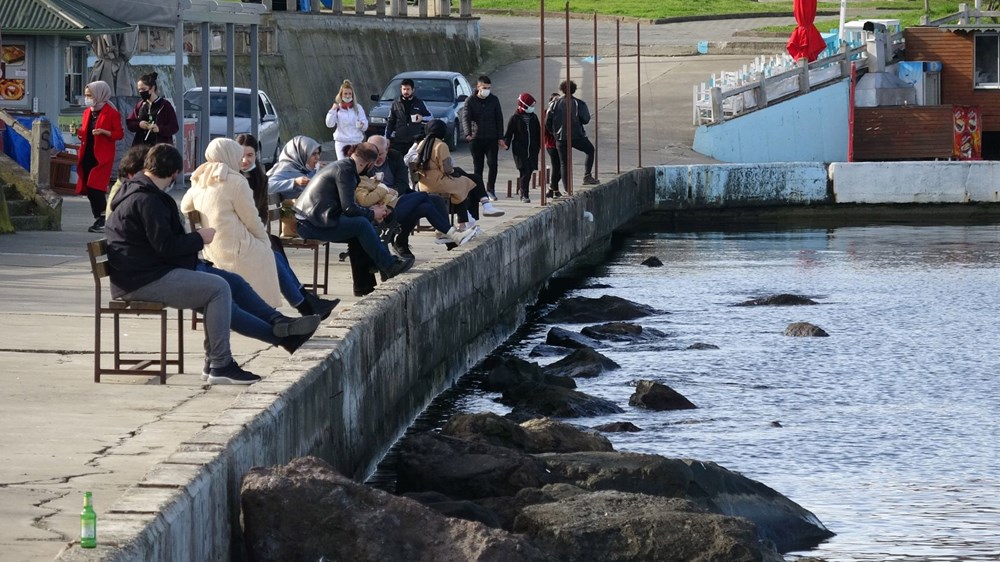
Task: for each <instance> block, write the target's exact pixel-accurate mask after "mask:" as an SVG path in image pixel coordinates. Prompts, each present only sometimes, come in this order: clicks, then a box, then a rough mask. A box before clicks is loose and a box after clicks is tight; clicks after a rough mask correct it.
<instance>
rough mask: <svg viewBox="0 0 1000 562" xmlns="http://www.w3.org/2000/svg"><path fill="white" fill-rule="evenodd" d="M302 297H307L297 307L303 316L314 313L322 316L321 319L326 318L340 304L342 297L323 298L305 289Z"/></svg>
mask: <svg viewBox="0 0 1000 562" xmlns="http://www.w3.org/2000/svg"><path fill="white" fill-rule="evenodd" d="M302 297H303V298H304V299H305V300H303V301H302V304H300V305H298V306H297V307H295V309H296V310H298V311H299V314H301V315H302V316H311V315H313V314H315V315H317V316H319V317H320V319H321V320H326V319H327V318H328V317H329V316H330V313H331V312H333V309H334V308H337V305H338V304H340V299H333V300H329V301H328V300H323V299H321V298H319V297H317V296H316V295H314V294H312V293H311V292H309V291H303V293H302Z"/></svg>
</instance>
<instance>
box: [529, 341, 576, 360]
mask: <svg viewBox="0 0 1000 562" xmlns="http://www.w3.org/2000/svg"><path fill="white" fill-rule="evenodd" d="M570 351H572V350H571V349H570V348H568V347H563V346H561V345H549V344H547V343H540V344H538V345H536V346H535V347H533V348H531V353H528V357H559V356H560V355H566V354H567V353H569V352H570Z"/></svg>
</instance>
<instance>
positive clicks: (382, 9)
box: [289, 0, 472, 18]
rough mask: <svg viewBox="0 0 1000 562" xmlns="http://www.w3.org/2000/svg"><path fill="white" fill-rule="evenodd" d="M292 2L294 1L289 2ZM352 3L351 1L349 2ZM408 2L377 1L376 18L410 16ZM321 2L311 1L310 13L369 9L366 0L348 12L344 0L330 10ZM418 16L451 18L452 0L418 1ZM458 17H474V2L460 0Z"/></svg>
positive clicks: (358, 1) (334, 0) (356, 2)
mask: <svg viewBox="0 0 1000 562" xmlns="http://www.w3.org/2000/svg"><path fill="white" fill-rule="evenodd" d="M289 1H290V2H291V1H292V0H289ZM348 3H350V0H348ZM387 4H388V13H387V12H386V5H387ZM407 4H408V2H407V0H392V1H391V2H389V1H388V0H375V15H376V16H386V15H389V16H393V17H406V16H408V15H409V13H408V12H409V8H408V6H407ZM320 7H321V3H320V0H311V2H310V8H311V9H310V10H309V13H313V14H319V13H329V14H333V15H335V16H339V15H343V14H345V13H352V12H353V13H354V14H355V15H359V16H361V15H365V13H366V12H367V8H366V6H365V0H354V9H353V10H350V9H349V10H346V11H345V9H344V0H332V2H331V7H330V8H329V9H323V10H321V9H320ZM416 7H417V16H419V17H422V18H426V17H450V16H451V0H417V6H416ZM458 16H459V17H462V18H469V17H472V0H460V2H459V5H458Z"/></svg>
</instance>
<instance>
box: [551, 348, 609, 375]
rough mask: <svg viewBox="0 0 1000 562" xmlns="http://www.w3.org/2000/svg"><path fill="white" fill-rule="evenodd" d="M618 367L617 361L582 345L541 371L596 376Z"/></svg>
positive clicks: (552, 373) (554, 373)
mask: <svg viewBox="0 0 1000 562" xmlns="http://www.w3.org/2000/svg"><path fill="white" fill-rule="evenodd" d="M619 368H620V366H619V365H618V363H615V362H614V361H612V360H611V359H609V358H607V357H605V356H604V355H601V354H600V353H598V352H596V351H594V350H593V349H590V348H589V347H583V348H580V349H578V350H576V351H574V352H573V353H570V354H569V355H567V356H566V357H564V358H562V359H560V360H559V361H556V362H555V363H550V364H548V365H546V366H545V367H543V368H542V372H544V373H545V374H547V375H553V376H560V377H596V376H598V375H600V374H602V373H606V372H608V371H613V370H615V369H619Z"/></svg>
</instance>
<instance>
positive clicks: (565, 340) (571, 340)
mask: <svg viewBox="0 0 1000 562" xmlns="http://www.w3.org/2000/svg"><path fill="white" fill-rule="evenodd" d="M545 343H546V344H548V345H558V346H560V347H569V348H572V349H581V348H584V347H591V348H593V347H600V345H601V342H599V341H597V340H595V339H593V338H588V337H587V336H585V335H583V334H580V333H578V332H574V331H571V330H567V329H566V328H558V327H556V328H551V329H549V333H548V334H547V335H546V336H545Z"/></svg>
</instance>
